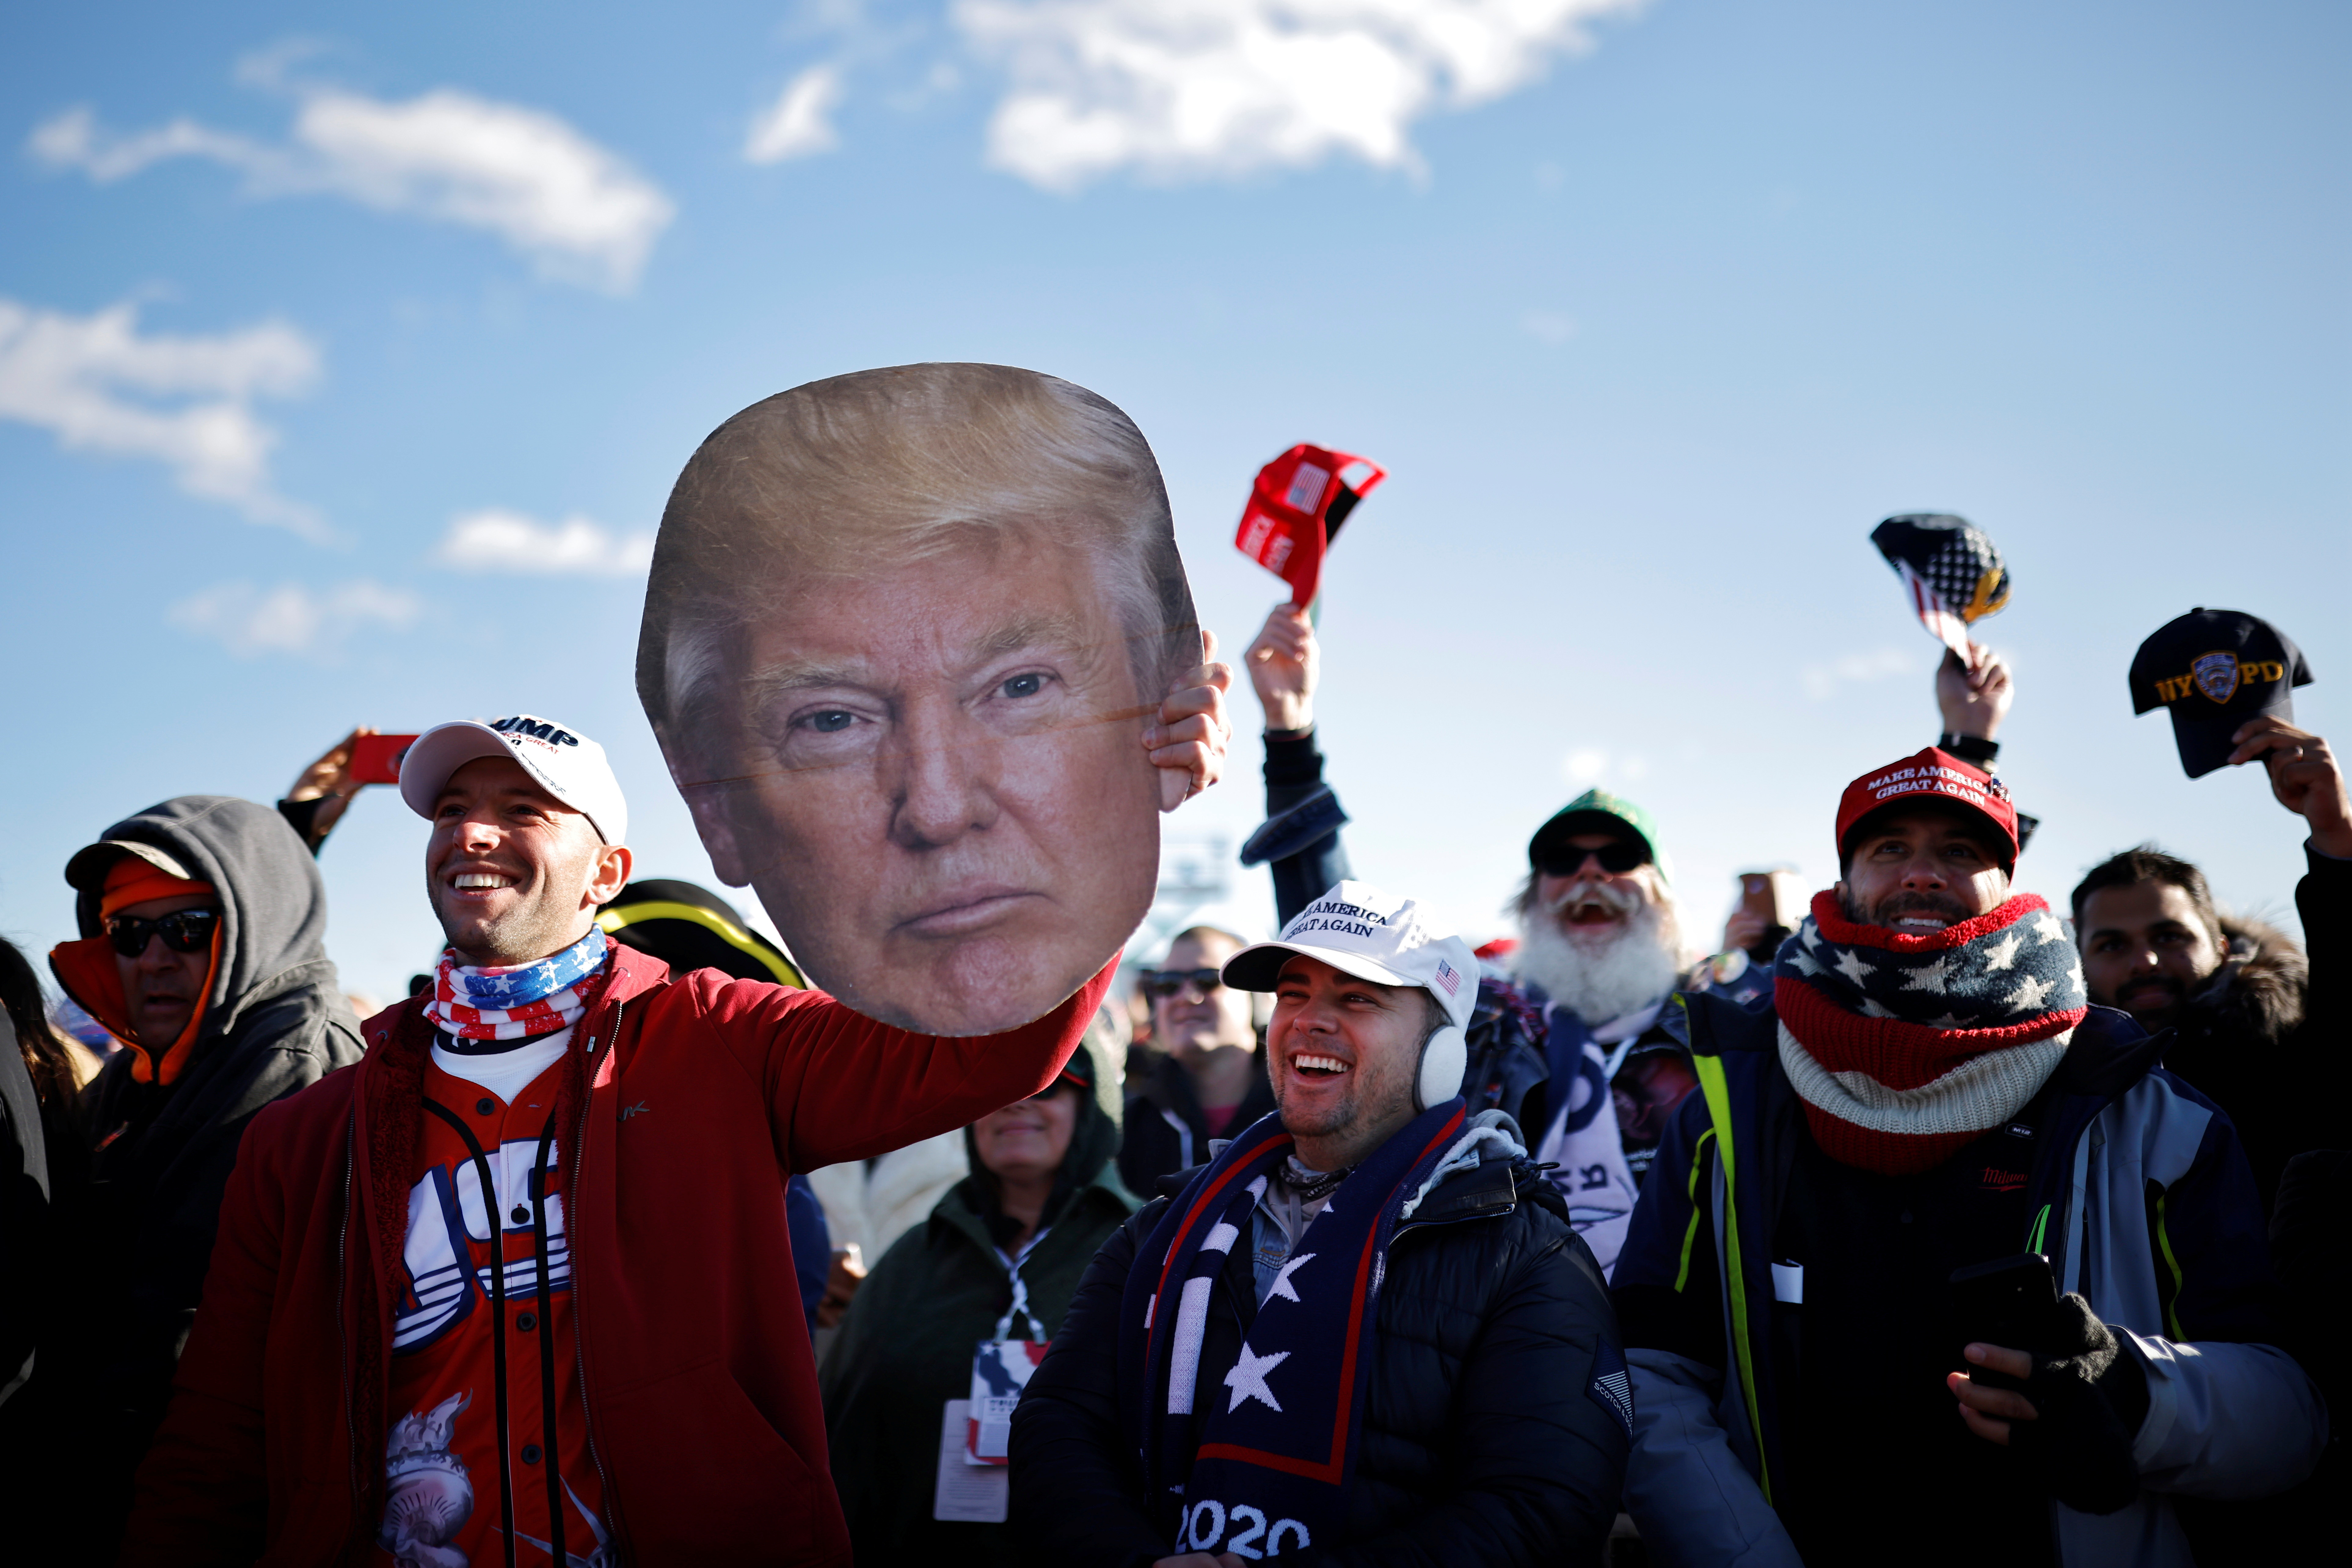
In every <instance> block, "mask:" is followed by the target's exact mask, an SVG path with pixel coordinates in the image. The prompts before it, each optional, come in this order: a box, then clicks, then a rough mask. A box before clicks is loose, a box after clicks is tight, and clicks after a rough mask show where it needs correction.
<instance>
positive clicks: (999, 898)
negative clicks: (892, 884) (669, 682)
mask: <svg viewBox="0 0 2352 1568" xmlns="http://www.w3.org/2000/svg"><path fill="white" fill-rule="evenodd" d="M1041 896H1042V895H1040V894H1036V893H1031V892H1024V891H1023V890H1022V889H1018V888H1003V887H983V888H972V889H964V890H961V891H958V892H954V893H950V894H948V895H946V896H945V897H944V898H942V899H941V900H940V902H939V903H937V904H934V905H933V906H932V907H931V908H929V909H928V910H924V911H923V912H922V913H921V914H919V915H914V916H911V917H909V918H908V919H906V920H903V921H899V922H898V927H897V929H898V931H902V932H905V933H907V934H908V935H911V936H962V935H964V934H965V933H967V932H970V931H979V930H981V929H982V928H983V927H986V926H992V925H994V924H995V923H996V922H997V921H1001V920H1003V919H1004V918H1005V917H1007V916H1008V915H1010V914H1012V913H1013V911H1014V910H1016V909H1017V908H1019V907H1020V906H1021V905H1022V904H1024V903H1025V902H1026V901H1028V900H1031V899H1034V898H1038V897H1041Z"/></svg>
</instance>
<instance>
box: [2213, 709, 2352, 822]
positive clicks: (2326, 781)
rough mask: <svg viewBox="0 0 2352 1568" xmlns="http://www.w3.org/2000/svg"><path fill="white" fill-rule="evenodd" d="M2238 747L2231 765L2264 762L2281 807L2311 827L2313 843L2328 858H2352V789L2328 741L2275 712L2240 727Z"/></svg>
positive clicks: (2234, 739) (2235, 735)
mask: <svg viewBox="0 0 2352 1568" xmlns="http://www.w3.org/2000/svg"><path fill="white" fill-rule="evenodd" d="M2230 738H2231V740H2233V741H2235V742H2237V743H2238V749H2237V750H2236V751H2234V752H2231V753H2230V761H2231V763H2233V764H2234V763H2251V762H2252V761H2253V760H2254V759H2255V758H2256V757H2260V758H2262V759H2263V765H2264V766H2266V767H2267V768H2269V769H2270V774H2271V793H2272V794H2273V795H2276V796H2278V801H2279V804H2280V805H2283V806H2284V807H2286V808H2287V809H2288V810H2289V811H2292V812H2294V814H2295V815H2296V816H2300V817H2302V818H2303V819H2304V820H2305V822H2308V823H2310V824H2311V842H2312V845H2313V847H2315V848H2316V849H2317V850H2318V851H2319V852H2320V853H2321V854H2323V855H2334V856H2337V857H2352V791H2347V789H2346V787H2345V783H2344V770H2343V769H2342V768H2341V767H2340V766H2338V765H2337V763H2336V753H2335V752H2332V751H2330V750H2328V747H2327V742H2326V741H2323V740H2321V739H2320V738H2319V737H2318V736H2316V735H2315V734H2313V733H2312V732H2311V731H2308V730H2298V729H2296V728H2295V727H2294V725H2292V724H2290V723H2288V722H2287V721H2285V720H2284V719H2281V718H2280V717H2278V715H2276V714H2274V713H2265V714H2263V716H2262V717H2261V718H2259V719H2252V720H2249V721H2246V722H2245V723H2243V724H2241V725H2240V726H2239V727H2238V732H2237V733H2236V734H2234V735H2232V736H2231V737H2230Z"/></svg>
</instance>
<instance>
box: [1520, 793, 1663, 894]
mask: <svg viewBox="0 0 2352 1568" xmlns="http://www.w3.org/2000/svg"><path fill="white" fill-rule="evenodd" d="M1580 833H1608V834H1613V835H1615V836H1616V837H1619V838H1631V839H1633V840H1634V841H1635V842H1637V843H1639V844H1640V845H1641V846H1642V847H1643V849H1645V850H1647V851H1648V852H1649V857H1650V864H1652V865H1653V866H1655V867H1656V868H1658V875H1659V876H1661V877H1664V878H1665V879H1666V880H1668V881H1670V882H1671V881H1672V880H1674V878H1673V875H1672V873H1671V872H1669V871H1668V869H1667V868H1666V858H1665V855H1664V851H1662V850H1660V849H1659V847H1658V824H1657V819H1656V818H1654V817H1653V816H1651V815H1650V814H1649V813H1648V812H1646V811H1644V810H1643V809H1642V808H1641V807H1640V806H1639V805H1635V804H1634V803H1633V802H1632V801H1630V800H1627V799H1626V798H1625V797H1624V796H1623V795H1612V794H1611V793H1610V792H1609V791H1607V790H1605V789H1589V790H1586V791H1585V792H1584V793H1583V794H1582V795H1578V796H1577V797H1576V798H1575V799H1574V800H1571V801H1570V802H1569V803H1568V804H1567V805H1563V806H1561V807H1560V808H1559V810H1558V811H1556V812H1554V813H1552V815H1551V818H1550V820H1549V821H1547V822H1546V823H1545V824H1544V825H1543V826H1541V827H1538V828H1537V829H1536V836H1535V837H1533V838H1530V839H1528V865H1529V866H1530V867H1533V868H1538V869H1541V868H1542V866H1543V864H1544V862H1545V861H1547V860H1549V859H1551V858H1554V857H1556V856H1562V855H1564V854H1565V853H1567V852H1568V850H1567V846H1568V841H1569V840H1570V838H1572V837H1575V836H1576V835H1578V834H1580Z"/></svg>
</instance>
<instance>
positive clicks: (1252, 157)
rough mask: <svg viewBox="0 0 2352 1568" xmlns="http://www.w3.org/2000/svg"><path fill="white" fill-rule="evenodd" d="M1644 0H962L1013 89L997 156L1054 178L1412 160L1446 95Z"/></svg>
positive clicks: (1549, 53)
mask: <svg viewBox="0 0 2352 1568" xmlns="http://www.w3.org/2000/svg"><path fill="white" fill-rule="evenodd" d="M1641 3H1642V0H955V4H954V5H953V7H952V12H951V14H952V16H953V18H954V22H955V25H956V26H957V27H958V28H960V29H961V31H962V33H963V34H964V36H965V37H966V38H967V40H968V41H970V43H971V45H972V46H973V47H975V48H976V49H978V50H980V51H981V52H982V53H983V54H985V55H987V56H989V57H990V58H996V59H1001V60H1002V61H1003V63H1004V65H1005V68H1006V69H1007V71H1008V73H1009V74H1010V77H1011V90H1010V91H1009V92H1008V94H1007V95H1006V97H1005V98H1004V100H1003V102H1001V103H1000V104H999V105H998V106H997V110H996V113H995V115H994V117H993V119H992V121H991V122H990V125H989V132H988V135H989V147H988V156H989V161H990V162H991V163H993V164H995V165H996V166H997V167H999V168H1003V169H1006V170H1009V171H1010V172H1012V173H1013V174H1018V175H1020V176H1021V177H1022V178H1024V179H1026V180H1029V181H1031V182H1032V183H1034V184H1039V185H1043V186H1045V187H1047V188H1048V189H1053V190H1070V189H1075V188H1076V187H1077V186H1079V185H1081V184H1085V183H1086V182H1087V181H1088V180H1091V179H1094V178H1096V177H1097V176H1099V175H1102V174H1108V173H1110V172H1111V171H1113V170H1117V169H1121V168H1129V169H1133V170H1135V171H1137V172H1138V173H1139V174H1143V175H1145V176H1146V177H1149V178H1154V179H1160V180H1178V179H1213V178H1221V177H1231V176H1234V175H1239V174H1249V173H1252V172H1254V171H1256V170H1260V169H1267V168H1303V167H1306V166H1308V165H1311V164H1314V163H1319V162H1321V161H1322V160H1323V159H1325V158H1326V157H1328V156H1330V155H1331V154H1333V153H1349V154H1352V155H1354V156H1355V157H1358V158H1361V159H1362V160H1364V161H1365V162H1366V163H1371V164H1373V165H1374V166H1376V167H1380V168H1412V167H1415V166H1417V163H1416V156H1415V153H1414V152H1413V149H1412V142H1410V140H1409V139H1408V134H1407V133H1408V132H1409V130H1410V128H1411V126H1412V123H1413V121H1417V120H1419V119H1421V118H1422V117H1423V116H1424V115H1427V114H1429V113H1431V112H1432V111H1433V110H1437V109H1440V108H1452V109H1462V108H1467V107H1469V106H1471V105H1474V104H1478V103H1484V102H1486V101H1488V100H1493V99H1496V98H1499V97H1502V96H1503V95H1505V94H1506V93H1509V92H1512V91H1515V90H1517V89H1519V88H1521V87H1524V86H1526V85H1527V84H1528V82H1530V81H1532V80H1534V79H1536V78H1537V77H1538V76H1539V75H1541V74H1542V72H1543V70H1544V68H1546V66H1548V65H1549V63H1550V61H1551V60H1552V58H1554V57H1556V56H1559V55H1563V54H1575V53H1580V52H1582V51H1584V50H1587V49H1590V48H1591V47H1592V40H1591V33H1590V32H1589V31H1588V27H1587V24H1589V23H1590V22H1591V21H1592V20H1593V19H1595V18H1597V17H1601V16H1613V15H1624V14H1629V13H1631V12H1633V11H1634V10H1636V9H1638V8H1639V6H1640V5H1641Z"/></svg>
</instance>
